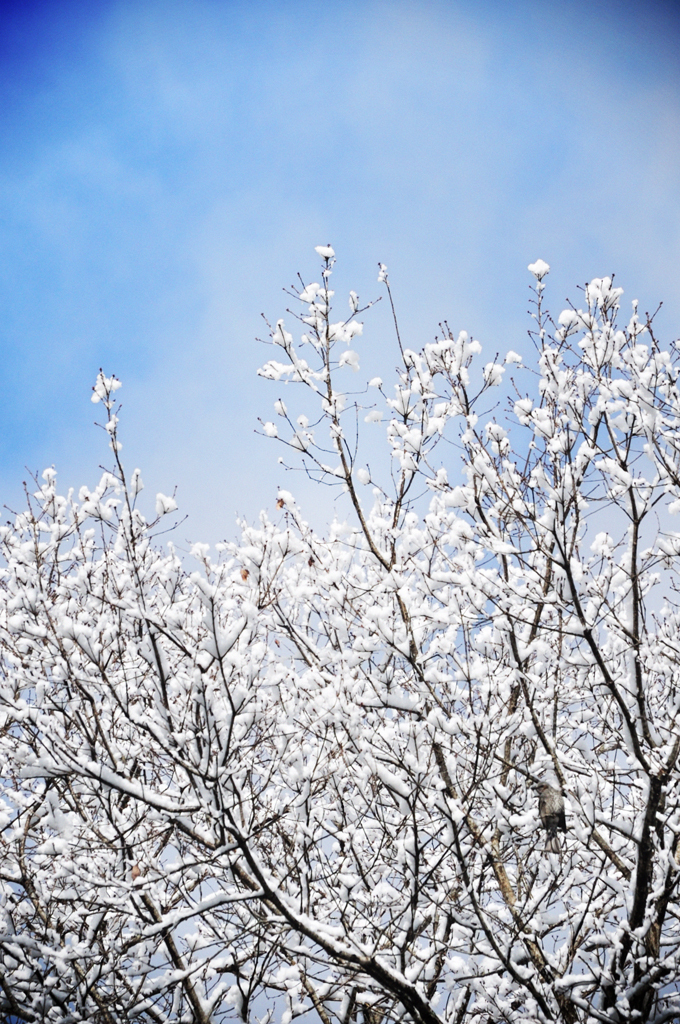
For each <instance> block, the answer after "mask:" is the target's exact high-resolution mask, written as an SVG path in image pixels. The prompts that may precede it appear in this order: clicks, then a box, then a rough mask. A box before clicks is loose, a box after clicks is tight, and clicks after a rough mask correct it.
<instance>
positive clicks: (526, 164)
mask: <svg viewBox="0 0 680 1024" xmlns="http://www.w3.org/2000/svg"><path fill="white" fill-rule="evenodd" d="M679 87H680V5H679V4H678V3H677V2H675V0H668V2H661V0H658V2H654V3H645V2H644V0H639V2H637V3H635V4H633V3H623V2H617V0H610V2H606V3H605V2H601V3H598V2H592V3H587V4H586V3H576V2H570V0H557V2H548V0H534V2H521V0H520V2H515V0H500V2H488V0H487V2H484V3H482V2H479V0H478V2H475V0H459V2H456V0H449V2H434V0H431V2H428V0H426V2H420V3H411V2H400V0H393V2H374V0H363V2H352V0H344V2H337V0H326V2H325V3H307V2H304V0H277V2H273V3H268V2H260V0H249V2H245V3H240V2H233V0H189V2H181V0H179V2H175V0H162V2H158V3H154V2H152V0H133V2H120V0H85V2H67V0H64V2H61V0H40V2H24V3H19V2H16V3H11V2H6V0H4V2H3V0H0V139H1V140H2V141H1V143H0V246H1V248H2V259H1V261H0V291H1V303H0V310H1V313H0V332H1V336H0V344H1V345H2V364H1V366H2V371H1V385H2V400H1V401H0V493H1V495H2V502H3V503H5V502H6V503H8V504H9V505H11V506H12V507H16V506H17V505H18V504H19V503H20V500H21V499H20V494H21V481H22V480H23V479H25V478H26V471H25V468H24V467H26V466H28V467H29V469H31V470H40V471H41V470H42V469H43V468H44V467H45V466H47V465H51V464H54V465H56V467H57V469H58V471H59V474H60V480H61V483H62V485H63V487H64V488H66V487H68V486H71V485H73V486H76V487H79V486H80V485H81V484H83V483H86V484H88V485H90V486H92V485H93V484H94V483H95V482H96V480H97V479H98V475H99V471H98V466H99V465H100V463H106V462H107V461H108V455H109V454H110V453H109V452H108V449H107V447H106V441H105V439H104V438H103V437H102V435H101V433H100V432H99V431H97V430H96V429H95V428H94V427H93V425H92V424H93V420H94V419H95V418H96V413H97V411H98V410H99V409H100V408H101V407H95V406H93V405H92V404H91V403H90V401H89V398H90V388H91V386H92V384H93V383H94V380H95V376H96V373H97V369H98V368H99V367H100V366H102V367H104V369H105V371H106V372H107V373H115V374H116V375H117V376H119V377H120V378H121V379H122V381H123V385H124V386H123V389H122V391H120V392H119V395H120V397H121V399H122V401H123V404H124V408H123V419H122V439H123V443H124V445H125V450H124V452H123V456H124V462H125V464H126V468H127V469H129V470H132V469H133V468H134V467H135V466H137V465H138V466H140V467H141V469H142V474H143V477H144V480H145V482H146V485H147V492H145V493H148V494H149V495H150V498H151V499H153V496H154V495H155V492H156V491H164V492H166V493H171V492H172V490H173V488H174V487H175V485H177V488H178V491H177V497H178V501H179V504H180V507H181V509H182V510H183V511H185V512H187V513H188V514H189V520H188V521H187V523H185V524H183V525H182V526H181V527H180V535H181V538H191V539H192V540H199V539H204V540H209V541H214V540H217V539H219V538H220V537H222V536H233V535H234V532H235V530H234V514H235V512H237V511H238V512H240V513H245V514H247V515H248V517H250V518H252V517H254V516H255V515H256V513H257V511H258V510H259V508H260V507H262V506H268V507H269V508H271V507H272V505H273V502H274V500H275V497H276V485H277V484H281V485H282V486H284V487H286V488H288V489H289V490H293V491H294V492H296V493H297V494H298V495H300V497H301V498H302V502H303V506H305V505H306V506H307V509H308V511H309V513H310V516H311V515H312V514H313V502H314V492H313V491H312V490H311V489H310V488H309V486H307V485H306V484H305V482H304V480H303V478H301V477H294V478H291V475H290V474H288V475H286V474H284V473H283V471H282V470H281V468H280V467H279V466H278V465H277V462H276V460H277V457H278V455H279V454H280V452H279V451H278V450H277V446H276V445H275V444H274V443H273V442H268V441H266V440H265V439H263V438H261V437H258V436H257V435H256V434H255V433H254V428H255V427H256V426H257V417H258V416H262V417H263V418H265V419H269V418H273V412H272V405H273V402H274V400H275V399H276V398H278V397H279V392H280V387H277V386H276V385H273V384H271V383H270V382H266V381H262V380H261V379H259V378H258V377H257V376H256V373H255V371H256V368H257V366H258V365H259V364H260V363H261V362H263V361H264V360H265V359H266V358H268V357H269V353H268V352H267V351H266V350H265V349H264V348H263V347H262V346H261V345H258V344H257V343H256V342H255V340H254V338H255V336H256V335H262V334H263V325H262V321H261V319H260V313H265V314H266V315H267V316H268V317H269V318H270V319H273V320H276V319H277V318H278V317H279V316H281V315H284V310H285V307H286V305H288V304H289V300H288V299H287V297H286V296H285V295H284V294H283V292H282V290H281V289H282V287H283V286H286V285H290V284H291V282H292V281H293V280H294V278H295V274H296V273H297V271H300V272H301V273H302V274H303V276H304V277H305V279H307V280H310V279H312V280H318V279H319V278H318V260H317V257H316V255H315V253H314V246H315V245H319V244H325V243H327V242H330V243H332V245H333V246H334V247H335V250H336V253H337V255H338V264H337V268H336V274H335V277H334V279H333V283H334V285H335V287H336V290H337V293H338V298H339V300H340V302H341V303H342V310H343V313H344V310H345V307H346V292H347V291H348V290H349V289H350V288H354V289H355V290H356V291H357V292H359V293H360V295H361V297H362V299H363V298H364V297H365V298H369V297H372V296H377V295H378V294H379V293H380V288H379V285H378V284H377V281H376V277H377V263H378V261H379V260H380V261H383V262H384V263H386V264H387V265H388V267H389V271H390V279H391V282H392V286H393V290H394V293H395V298H396V301H397V305H398V309H399V313H400V318H401V323H402V328H403V334H404V340H405V343H406V344H408V345H409V346H410V347H413V348H417V347H419V346H420V345H422V344H424V343H425V342H427V341H429V340H431V339H432V337H433V335H434V333H435V331H436V329H437V324H438V322H439V321H440V320H442V319H444V318H446V319H448V321H449V323H450V324H451V326H452V327H453V328H454V329H456V330H458V329H461V328H465V329H467V330H468V331H470V332H471V333H473V334H474V335H475V336H476V337H478V338H479V339H480V341H481V342H482V345H483V346H484V351H485V352H487V353H489V357H491V356H492V355H493V354H494V353H495V352H496V351H497V350H499V349H500V350H501V351H505V350H507V349H508V348H514V349H519V350H522V348H523V347H524V339H525V337H526V329H527V326H528V320H527V315H526V311H527V300H528V297H529V293H528V285H529V283H530V276H529V275H528V273H527V270H526V266H527V264H528V263H529V262H532V261H533V260H535V259H537V258H539V257H540V258H542V259H544V260H547V261H548V263H550V265H551V267H552V273H551V275H550V277H549V279H548V299H549V304H550V306H551V308H552V309H554V310H555V311H556V312H559V311H560V310H561V309H562V308H563V304H564V300H565V298H566V297H567V296H568V295H569V296H571V297H573V298H574V299H575V300H576V301H578V292H577V289H576V285H577V284H579V283H580V284H582V283H584V282H585V281H586V280H588V279H590V278H592V277H594V276H603V275H605V274H611V273H612V272H615V273H616V277H617V283H618V284H620V285H622V286H623V287H624V289H625V295H624V302H625V303H626V304H627V303H628V301H629V300H630V299H633V298H639V300H640V304H641V306H642V309H643V310H644V309H652V308H654V307H655V306H656V305H657V303H658V302H659V301H660V300H662V299H663V300H664V309H663V312H662V314H661V316H660V321H659V322H660V326H661V328H662V334H663V335H665V337H666V338H667V339H668V340H670V339H671V338H675V337H677V336H678V335H679V334H680V292H679V289H678V277H679V271H680V89H679ZM357 347H358V349H359V351H360V354H361V356H362V360H363V363H364V365H366V367H367V369H368V371H369V373H374V372H375V373H378V372H379V373H381V375H382V376H383V377H384V378H385V380H386V381H387V380H388V379H389V378H390V371H391V369H392V367H393V366H394V363H395V343H394V338H393V336H392V333H391V330H390V322H389V317H388V310H387V309H386V308H385V304H384V303H383V304H382V305H380V306H378V307H377V308H376V309H375V310H374V311H372V312H371V313H370V314H369V315H368V316H367V317H366V327H365V331H364V337H363V339H362V340H361V341H360V342H359V343H358V346H357ZM289 392H290V389H289V391H288V392H286V394H285V397H286V401H287V402H288V403H289V404H292V405H293V406H294V405H295V402H294V400H293V399H291V398H290V395H289ZM152 504H153V501H152Z"/></svg>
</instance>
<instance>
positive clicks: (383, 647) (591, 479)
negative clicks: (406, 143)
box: [0, 246, 680, 1024]
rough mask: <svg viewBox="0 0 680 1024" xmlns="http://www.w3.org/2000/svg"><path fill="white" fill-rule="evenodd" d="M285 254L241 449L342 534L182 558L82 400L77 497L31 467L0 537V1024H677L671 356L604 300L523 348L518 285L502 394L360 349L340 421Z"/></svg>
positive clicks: (677, 650)
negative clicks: (246, 443) (367, 373)
mask: <svg viewBox="0 0 680 1024" xmlns="http://www.w3.org/2000/svg"><path fill="white" fill-rule="evenodd" d="M318 252H319V254H320V256H321V258H322V273H321V276H320V283H311V284H306V285H305V284H304V283H303V282H301V287H300V289H299V292H298V293H296V296H295V298H296V301H299V303H300V305H299V309H298V311H297V313H298V315H299V319H300V320H301V321H302V324H303V330H304V333H303V334H302V337H301V339H300V340H299V341H297V342H296V341H294V339H293V336H292V335H291V334H290V333H289V331H288V330H287V328H286V326H285V325H284V323H283V322H282V321H279V322H278V323H277V324H276V326H275V327H273V328H272V331H271V339H270V340H271V343H272V344H273V346H274V347H275V352H274V353H273V354H274V355H275V356H276V358H274V359H272V360H271V361H269V362H268V363H267V364H266V366H265V367H263V369H262V371H261V373H262V375H263V376H264V377H266V378H269V379H270V380H278V381H287V382H289V384H290V385H293V386H289V387H288V388H287V390H286V396H287V399H288V401H287V404H286V403H284V402H283V400H282V399H281V397H277V399H276V404H275V410H276V413H277V417H275V421H272V422H265V423H264V424H263V432H264V433H265V434H266V435H269V436H271V437H278V439H279V443H282V444H284V445H286V446H288V447H287V451H288V452H289V454H290V457H291V458H292V459H294V460H297V464H298V465H302V466H304V467H306V469H307V471H308V473H309V474H310V475H311V476H313V477H316V478H318V479H319V481H320V482H322V483H334V484H336V485H338V487H340V488H341V489H342V490H343V491H344V492H345V498H344V501H345V502H346V505H347V508H348V520H347V522H343V523H340V522H336V523H334V524H333V525H332V526H331V527H330V528H329V531H328V534H327V536H326V537H322V536H320V535H319V534H318V533H317V532H315V531H312V529H310V528H309V526H308V525H307V524H306V523H305V521H304V519H303V518H302V515H301V513H300V511H299V510H298V507H297V505H296V502H295V500H294V498H293V496H292V495H291V494H289V493H288V492H286V491H281V492H280V493H279V499H278V502H277V509H276V511H275V512H274V514H273V517H269V516H267V515H265V514H263V515H262V516H261V517H260V520H259V522H258V523H257V525H248V524H242V537H241V540H240V542H239V543H234V544H227V543H225V544H223V545H220V546H218V550H217V552H216V553H214V555H211V554H210V551H209V549H208V547H207V546H206V545H200V544H198V545H196V546H195V547H194V550H193V562H192V563H191V564H189V560H188V559H186V560H182V559H181V558H180V557H178V555H177V554H176V553H175V551H174V549H173V547H172V545H168V544H167V537H163V538H162V540H160V539H154V538H155V535H156V534H157V533H160V532H161V531H162V530H164V529H165V524H166V523H168V522H170V521H171V519H168V518H167V517H168V516H170V517H171V514H172V512H173V511H174V509H175V508H176V505H175V502H174V499H173V498H170V497H166V496H164V495H159V496H158V498H157V502H156V517H155V518H154V519H153V521H147V520H146V519H145V518H144V517H143V516H142V514H141V513H140V511H139V510H138V508H137V507H136V502H137V495H138V493H139V491H140V490H141V486H142V484H141V479H140V475H139V472H138V471H135V472H134V473H133V474H132V476H130V477H127V476H126V474H125V472H124V469H123V464H122V462H121V453H120V442H119V439H118V419H117V411H118V410H117V406H116V401H115V391H116V389H117V388H118V386H119V382H118V381H117V380H115V378H113V377H111V378H106V377H105V376H104V375H103V374H100V376H99V378H98V381H97V384H96V386H95V390H94V395H93V399H94V400H95V401H100V402H101V403H102V404H103V408H104V410H105V414H106V415H105V419H106V422H105V424H103V425H104V426H105V428H106V430H107V431H108V433H109V435H110V441H111V447H112V450H113V455H112V466H113V468H112V470H111V472H108V473H105V474H104V476H103V477H102V479H101V482H100V484H99V486H98V487H97V488H96V490H94V491H92V492H89V491H87V490H86V489H82V490H81V492H80V494H79V495H78V497H77V498H76V497H75V496H74V495H73V494H71V493H69V494H68V495H67V496H61V495H60V494H59V491H58V489H57V483H56V477H55V474H54V472H53V471H52V470H50V471H47V472H46V473H45V474H44V482H43V483H42V484H41V486H40V487H39V488H38V490H37V492H36V493H35V494H31V495H30V499H29V502H28V506H27V509H26V510H25V511H23V512H21V513H20V514H18V515H17V516H16V518H15V519H14V520H13V522H12V523H11V524H8V525H6V526H4V527H2V529H1V531H0V541H1V543H2V551H3V562H2V565H1V567H0V587H1V590H0V645H1V659H2V660H1V669H2V670H1V678H0V787H1V789H2V800H1V802H0V819H1V821H0V826H1V830H0V851H1V856H0V893H1V903H0V907H1V911H0V912H1V918H0V1009H1V1010H2V1011H3V1012H4V1013H5V1015H7V1016H14V1017H17V1018H21V1019H23V1020H25V1021H50V1022H52V1021H54V1022H55V1024H56V1022H63V1024H67V1022H74V1024H75V1022H80V1021H82V1022H84V1021H97V1022H103V1024H118V1022H128V1021H140V1022H141V1021H144V1022H146V1021H148V1022H157V1024H161V1022H163V1024H165V1022H168V1024H169V1022H180V1021H186V1022H193V1024H208V1022H210V1024H213V1022H214V1024H219V1022H222V1021H226V1020H231V1019H236V1020H237V1019H241V1020H244V1021H252V1022H253V1024H254V1022H255V1021H256V1020H260V1021H264V1020H267V1021H270V1020H275V1021H277V1022H280V1024H287V1022H289V1021H290V1020H292V1019H293V1018H296V1017H301V1016H304V1019H306V1020H307V1019H308V1020H320V1021H321V1022H322V1024H349V1022H352V1021H357V1022H360V1021H363V1022H365V1024H391V1022H396V1021H397V1020H399V1021H411V1022H414V1024H415V1022H417V1024H443V1022H446V1024H463V1022H479V1024H487V1022H492V1021H505V1022H546V1021H559V1022H565V1024H575V1022H583V1024H585V1022H589V1024H590V1022H596V1021H598V1022H607V1024H622V1022H631V1024H632V1022H638V1021H639V1022H644V1021H650V1022H652V1021H653V1022H655V1024H662V1022H663V1021H671V1020H677V1019H679V1018H680V992H679V985H678V983H679V980H680V894H679V893H678V882H679V881H680V860H679V853H680V850H679V846H680V767H679V766H678V757H679V754H680V611H679V599H678V592H677V588H678V565H679V562H678V558H679V555H680V532H678V531H675V530H674V529H673V516H674V514H676V513H677V512H678V511H680V394H679V392H678V386H677V380H678V372H679V369H680V362H679V359H678V353H677V352H676V350H675V349H673V348H671V349H664V348H663V347H662V346H661V345H660V344H659V343H658V341H657V339H656V337H655V334H654V328H653V323H652V320H653V318H651V317H649V316H645V317H640V316H639V315H638V311H637V305H636V304H635V303H633V312H632V316H631V317H630V319H629V320H628V322H627V323H626V324H625V325H623V326H619V325H618V324H617V315H618V313H619V300H620V297H621V289H620V288H616V287H614V285H613V283H612V281H611V280H610V279H609V278H603V279H596V280H594V281H592V282H591V284H590V285H589V286H587V287H586V288H585V291H584V298H583V300H582V306H583V308H577V307H576V306H574V307H570V308H568V309H567V310H566V311H565V312H563V313H562V314H561V315H560V316H559V318H558V319H557V320H556V321H553V320H552V319H551V317H550V316H549V314H548V313H547V312H546V311H545V308H544V302H543V296H544V286H545V277H546V275H547V273H548V269H549V268H548V266H547V264H545V263H544V262H543V261H541V260H539V261H537V262H536V263H534V264H532V265H531V266H530V267H529V270H530V271H531V272H532V274H533V275H534V279H535V285H534V313H533V316H534V318H535V323H534V326H533V331H532V332H531V339H532V341H533V345H534V349H535V357H534V356H533V355H532V359H531V360H530V359H528V358H526V357H525V358H524V360H522V359H521V358H520V356H518V355H517V354H516V353H514V352H509V353H508V354H507V355H506V356H505V358H504V360H503V361H502V362H500V361H498V360H496V361H491V362H487V363H486V364H484V363H483V361H482V363H481V364H480V366H479V367H477V365H476V362H475V357H477V356H478V355H479V353H480V346H479V344H478V343H477V342H476V341H473V340H471V339H470V338H469V337H468V336H467V335H466V334H465V333H460V334H458V335H455V334H453V333H451V332H450V331H449V329H448V327H447V326H446V325H445V326H444V328H443V330H442V332H441V335H440V336H439V337H438V338H436V339H435V340H434V341H433V342H431V343H429V344H427V345H425V346H424V347H423V348H422V349H421V350H419V351H415V350H412V349H410V348H408V347H406V346H405V345H404V344H403V339H402V338H400V337H399V332H398V330H397V340H398V344H399V349H400V352H401V368H400V370H399V371H398V375H397V380H396V384H395V386H394V388H391V389H390V388H387V387H386V386H385V387H384V386H383V384H382V382H381V381H380V380H379V379H377V378H374V379H373V380H372V381H371V382H370V383H371V385H372V388H370V389H367V388H365V387H357V386H356V382H357V380H358V379H359V378H358V377H357V376H356V375H355V374H354V373H352V371H356V370H358V368H359V357H358V355H357V353H356V351H355V348H360V344H357V339H358V336H359V335H360V334H361V323H360V322H359V319H358V317H360V316H361V314H362V310H361V307H360V303H359V299H358V297H357V296H356V295H355V294H354V293H350V309H349V317H348V318H347V319H344V320H343V319H338V320H336V319H334V316H333V313H332V310H331V303H332V297H333V293H332V291H331V289H330V283H329V282H330V276H331V272H332V269H333V265H334V259H335V257H334V253H333V250H332V249H331V248H330V247H327V246H322V247H319V250H318ZM380 279H381V281H382V282H383V284H384V286H385V287H386V288H387V293H388V301H389V302H390V303H391V295H390V293H389V281H388V276H387V271H386V268H385V267H381V269H380ZM289 323H290V321H289ZM395 325H396V318H395ZM525 364H526V365H525ZM352 384H354V385H355V386H354V389H353V390H352V389H351V385H352ZM289 395H290V396H292V397H290V398H288V396H289ZM295 402H298V405H299V408H303V407H304V409H305V410H306V412H301V413H300V415H299V416H298V415H297V413H298V409H297V408H296V409H295V410H294V409H293V405H294V403H295ZM310 409H313V412H312V414H311V415H310ZM381 418H382V419H383V423H384V424H385V425H386V428H387V443H388V447H389V455H390V463H389V464H388V465H387V467H386V468H385V469H381V468H380V466H381V464H380V462H378V463H377V464H376V465H377V466H378V468H375V466H374V467H373V469H371V468H369V466H368V465H367V464H366V461H365V457H364V451H365V448H364V447H363V445H364V443H365V441H364V433H365V432H366V431H368V432H370V433H371V436H374V435H375V434H376V431H380V430H381V429H383V428H380V427H377V426H371V425H370V424H371V423H377V422H378V421H380V419H381ZM363 420H366V421H368V424H369V426H367V427H365V428H364V427H363V426H362V429H361V430H359V429H358V425H359V424H361V423H362V422H363ZM370 444H371V446H372V447H371V448H370V451H371V454H372V457H373V453H374V451H375V446H374V442H373V441H372V440H371V441H370ZM159 523H160V524H161V527H160V529H159V528H158V524H159ZM541 784H546V785H547V786H549V787H550V789H549V790H548V789H545V788H544V787H542V786H541ZM539 791H540V792H542V793H544V794H545V793H548V795H549V796H550V799H551V801H552V803H551V804H550V808H551V809H552V810H551V811H550V813H551V814H552V815H553V817H552V818H550V822H552V824H550V822H548V818H547V814H548V811H547V810H546V808H547V807H548V805H547V804H546V803H544V805H543V812H542V813H543V818H544V822H543V824H544V825H546V828H548V833H547V835H546V830H545V829H544V828H542V823H541V818H540V817H539ZM560 796H561V799H562V800H563V801H564V811H565V819H564V824H565V825H566V832H564V833H562V832H561V831H560V832H559V836H558V834H557V829H558V828H560V822H561V821H562V820H563V819H562V818H561V814H562V803H561V799H560ZM546 823H547V824H546ZM550 830H552V832H551V831H550ZM546 839H547V842H546Z"/></svg>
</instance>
